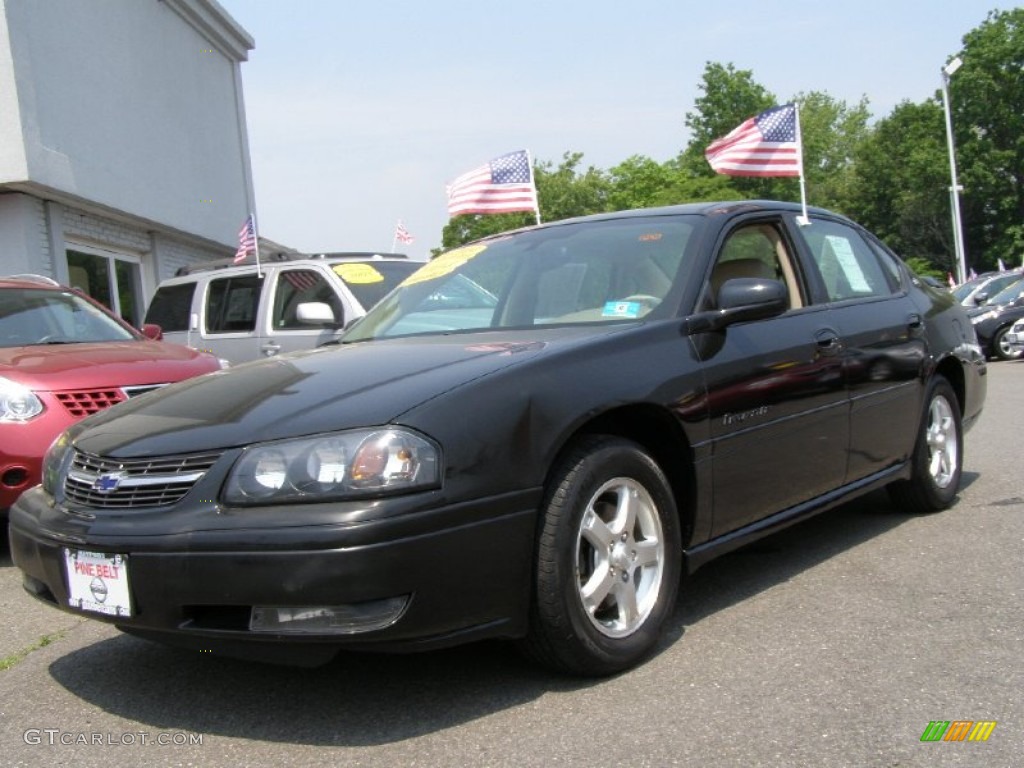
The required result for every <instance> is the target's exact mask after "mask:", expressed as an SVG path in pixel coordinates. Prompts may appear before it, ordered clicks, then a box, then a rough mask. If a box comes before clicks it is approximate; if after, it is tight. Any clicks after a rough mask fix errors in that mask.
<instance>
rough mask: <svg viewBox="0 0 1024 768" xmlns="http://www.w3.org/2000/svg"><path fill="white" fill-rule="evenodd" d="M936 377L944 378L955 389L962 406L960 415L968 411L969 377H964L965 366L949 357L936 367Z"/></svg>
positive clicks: (958, 401)
mask: <svg viewBox="0 0 1024 768" xmlns="http://www.w3.org/2000/svg"><path fill="white" fill-rule="evenodd" d="M934 373H935V374H936V375H938V376H942V377H943V378H944V379H946V381H948V382H949V385H950V386H951V387H952V388H953V392H954V393H955V394H956V399H957V403H958V404H959V406H960V413H964V412H966V409H967V377H966V376H965V375H964V368H963V364H962V363H961V362H960V361H959V360H957V359H956V358H955V357H952V356H947V357H945V358H944V359H942V360H940V361H939V364H938V365H936V366H935V372H934Z"/></svg>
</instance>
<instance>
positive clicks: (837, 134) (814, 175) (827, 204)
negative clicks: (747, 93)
mask: <svg viewBox="0 0 1024 768" xmlns="http://www.w3.org/2000/svg"><path fill="white" fill-rule="evenodd" d="M791 101H793V102H796V103H797V104H799V106H800V133H801V141H802V144H803V155H804V179H805V182H806V186H807V202H808V203H809V204H811V205H817V206H821V207H823V208H833V209H836V210H842V209H843V208H844V207H845V205H846V202H847V200H848V199H849V198H850V190H851V187H852V185H853V183H854V178H855V171H854V157H855V155H856V152H857V149H858V147H860V146H861V144H862V143H863V142H864V141H865V140H866V139H867V137H868V136H869V135H870V130H869V128H868V120H869V119H870V117H871V114H870V112H869V110H868V102H867V99H866V98H862V99H861V100H860V101H859V102H858V103H857V104H856V105H854V106H852V107H851V106H848V105H847V103H846V102H845V101H839V100H837V99H833V98H832V97H831V96H829V95H828V94H827V93H824V92H822V91H811V92H810V93H801V94H797V95H796V96H795V97H794V98H793V99H791ZM797 183H798V184H799V181H798V182H797ZM783 191H786V192H790V191H791V187H790V188H784V190H783Z"/></svg>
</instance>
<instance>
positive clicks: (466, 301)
mask: <svg viewBox="0 0 1024 768" xmlns="http://www.w3.org/2000/svg"><path fill="white" fill-rule="evenodd" d="M698 221H699V217H694V216H680V215H676V216H649V217H627V218H621V219H612V220H607V221H589V222H579V223H575V224H566V225H563V226H553V227H546V228H540V229H533V230H525V231H523V232H519V233H516V234H513V235H508V236H505V237H498V238H495V239H491V240H487V241H483V242H479V243H474V244H470V245H466V246H463V247H461V248H456V249H455V250H452V251H448V252H447V253H444V254H442V255H441V256H438V257H437V258H436V259H434V260H433V261H431V262H429V263H428V264H427V265H426V266H425V267H423V268H422V269H420V270H419V271H417V272H416V273H414V274H413V275H411V276H410V277H408V278H406V280H405V281H404V282H403V283H402V285H401V287H400V289H399V290H398V291H396V292H395V293H393V294H391V295H390V296H389V297H388V298H386V299H385V300H384V301H382V302H381V303H380V304H378V305H377V306H376V307H375V308H374V309H373V310H372V311H371V312H370V313H369V314H368V315H367V316H366V317H365V318H363V319H362V320H360V321H359V322H358V323H356V324H355V325H354V326H352V328H351V329H350V330H349V331H348V332H347V333H346V334H345V335H344V337H343V339H342V340H343V341H346V342H347V341H360V340H363V339H371V338H382V337H389V336H404V335H410V334H422V333H451V332H453V331H480V330H491V329H494V328H522V327H528V326H537V325H548V326H551V325H568V324H580V323H610V322H626V321H636V320H638V319H641V318H646V317H648V316H649V315H650V316H651V317H659V316H668V315H670V314H672V311H673V309H672V307H670V306H667V304H666V305H664V306H663V301H664V300H665V299H666V297H667V296H668V294H669V291H670V290H671V289H672V287H673V285H675V284H676V282H677V276H678V274H679V272H680V267H681V265H682V264H683V256H684V253H685V251H686V245H687V243H688V241H689V239H690V235H691V233H692V232H693V230H694V228H695V226H696V225H697V223H698Z"/></svg>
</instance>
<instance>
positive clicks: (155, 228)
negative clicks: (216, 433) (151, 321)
mask: <svg viewBox="0 0 1024 768" xmlns="http://www.w3.org/2000/svg"><path fill="white" fill-rule="evenodd" d="M252 48H253V40H252V37H251V36H250V35H249V34H248V33H247V32H246V31H245V30H244V29H242V27H241V26H239V25H238V23H237V22H235V21H234V20H233V19H232V18H231V17H230V16H229V15H228V14H227V12H226V11H225V10H224V9H223V8H221V6H220V5H219V4H218V3H217V2H216V1H215V0H45V1H41V0H0V275H3V274H17V273H22V272H32V273H36V274H43V275H48V276H50V277H53V278H54V279H56V280H58V281H60V282H62V283H65V284H72V285H77V286H78V287H80V288H82V289H83V290H85V291H87V292H88V293H90V294H91V295H93V296H94V297H96V298H98V299H100V300H101V301H103V302H104V303H106V304H107V305H108V306H111V307H113V308H114V309H115V311H117V312H119V313H120V314H121V315H122V316H123V317H124V318H125V319H126V320H129V322H132V323H133V324H136V325H138V324H139V323H140V322H141V320H142V314H143V313H144V311H145V305H146V301H147V300H148V299H149V297H150V296H151V295H152V293H153V290H154V289H155V287H156V284H157V283H158V282H159V281H160V280H161V279H163V278H165V277H169V276H170V275H172V274H173V273H174V271H175V270H176V269H177V268H178V267H179V266H182V265H184V264H188V263H194V262H196V261H202V260H208V259H213V258H224V257H226V256H230V255H231V254H233V253H234V250H235V248H236V247H237V244H238V230H239V228H240V226H241V225H242V223H243V221H244V219H245V217H246V216H247V215H248V212H249V211H252V210H253V202H254V199H253V198H254V195H253V187H252V171H251V166H250V162H249V147H248V139H247V135H246V127H245V107H244V103H243V99H242V80H241V71H240V67H241V62H243V61H245V60H246V58H247V56H248V51H250V50H251V49H252Z"/></svg>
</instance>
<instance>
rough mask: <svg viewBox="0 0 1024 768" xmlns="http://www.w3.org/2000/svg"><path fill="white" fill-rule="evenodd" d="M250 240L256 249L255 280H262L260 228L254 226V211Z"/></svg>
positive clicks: (253, 213) (254, 212) (254, 213)
mask: <svg viewBox="0 0 1024 768" xmlns="http://www.w3.org/2000/svg"><path fill="white" fill-rule="evenodd" d="M251 215H252V240H253V245H254V247H255V249H256V278H257V279H258V280H262V279H263V272H261V271H260V228H259V227H258V226H257V224H256V211H253V212H252V214H251Z"/></svg>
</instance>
